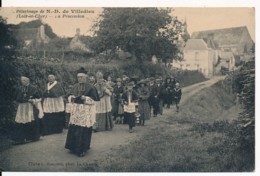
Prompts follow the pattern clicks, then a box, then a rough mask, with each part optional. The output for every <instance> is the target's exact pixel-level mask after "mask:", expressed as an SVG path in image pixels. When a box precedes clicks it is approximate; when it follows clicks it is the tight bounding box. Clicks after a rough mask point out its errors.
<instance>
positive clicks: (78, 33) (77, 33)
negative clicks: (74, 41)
mask: <svg viewBox="0 0 260 176" xmlns="http://www.w3.org/2000/svg"><path fill="white" fill-rule="evenodd" d="M76 35H77V36H80V28H77V29H76Z"/></svg>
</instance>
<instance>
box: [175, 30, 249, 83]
mask: <svg viewBox="0 0 260 176" xmlns="http://www.w3.org/2000/svg"><path fill="white" fill-rule="evenodd" d="M253 45H254V42H253V40H252V39H251V37H250V35H249V32H248V30H247V27H235V28H226V29H216V30H208V31H200V32H194V33H193V34H192V36H191V39H189V40H188V41H187V42H186V45H185V46H184V49H183V61H174V62H173V63H172V66H173V68H179V69H186V70H198V71H200V72H202V73H203V74H204V76H205V77H207V78H210V77H212V76H214V75H219V74H221V73H222V70H226V71H232V70H234V69H235V67H236V65H237V64H238V63H239V62H240V60H242V61H243V60H248V58H252V56H251V55H252V53H251V48H252V46H253ZM250 54H251V55H250Z"/></svg>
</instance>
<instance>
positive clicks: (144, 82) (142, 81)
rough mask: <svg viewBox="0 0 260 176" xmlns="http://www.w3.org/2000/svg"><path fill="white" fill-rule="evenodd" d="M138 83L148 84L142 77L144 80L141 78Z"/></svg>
mask: <svg viewBox="0 0 260 176" xmlns="http://www.w3.org/2000/svg"><path fill="white" fill-rule="evenodd" d="M137 84H138V85H140V84H144V85H146V81H145V80H144V79H142V80H140V81H139V82H138V83H137Z"/></svg>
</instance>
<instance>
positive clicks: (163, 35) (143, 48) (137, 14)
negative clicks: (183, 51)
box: [92, 8, 181, 62]
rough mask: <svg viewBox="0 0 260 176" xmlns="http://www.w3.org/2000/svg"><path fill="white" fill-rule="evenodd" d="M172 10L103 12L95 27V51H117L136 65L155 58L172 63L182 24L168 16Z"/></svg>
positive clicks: (107, 10)
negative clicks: (124, 54)
mask: <svg viewBox="0 0 260 176" xmlns="http://www.w3.org/2000/svg"><path fill="white" fill-rule="evenodd" d="M170 13H171V9H158V8H105V9H104V11H103V13H102V14H101V16H100V18H99V20H98V22H97V23H96V24H95V25H94V28H95V35H96V36H95V38H96V40H95V42H94V43H93V45H94V46H95V47H92V48H95V50H96V51H98V52H102V51H104V50H108V49H109V50H111V51H112V52H113V53H115V51H116V50H117V49H118V48H120V49H122V50H124V51H126V52H130V53H131V54H132V58H136V59H137V60H138V61H141V62H142V61H143V60H150V59H151V57H152V55H156V56H157V57H159V58H161V59H162V60H163V61H165V62H166V61H167V60H168V59H172V58H173V57H174V54H177V53H176V52H177V51H178V50H177V47H176V45H175V41H176V40H177V39H178V33H179V32H180V30H181V22H179V21H178V20H177V18H173V17H172V16H170Z"/></svg>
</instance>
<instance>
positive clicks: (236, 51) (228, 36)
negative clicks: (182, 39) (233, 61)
mask: <svg viewBox="0 0 260 176" xmlns="http://www.w3.org/2000/svg"><path fill="white" fill-rule="evenodd" d="M191 38H192V39H203V40H204V41H208V40H210V41H213V42H214V43H215V44H217V47H218V48H219V49H220V50H221V51H231V52H232V53H233V55H234V56H241V55H244V54H245V53H249V52H250V50H251V48H252V46H253V44H254V42H253V40H252V38H251V36H250V34H249V32H248V29H247V27H246V26H240V27H233V28H224V29H215V30H207V31H199V32H193V33H192V36H191Z"/></svg>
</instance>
